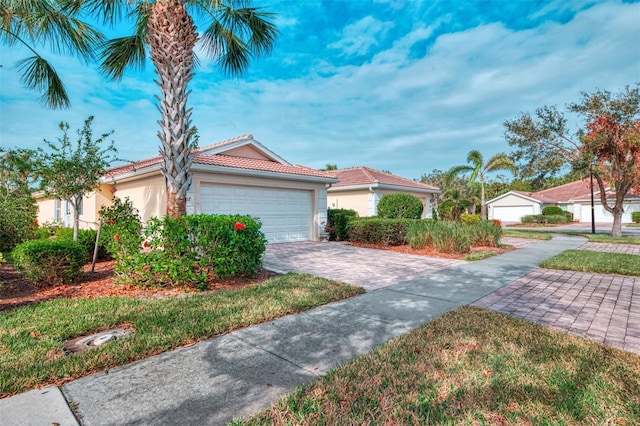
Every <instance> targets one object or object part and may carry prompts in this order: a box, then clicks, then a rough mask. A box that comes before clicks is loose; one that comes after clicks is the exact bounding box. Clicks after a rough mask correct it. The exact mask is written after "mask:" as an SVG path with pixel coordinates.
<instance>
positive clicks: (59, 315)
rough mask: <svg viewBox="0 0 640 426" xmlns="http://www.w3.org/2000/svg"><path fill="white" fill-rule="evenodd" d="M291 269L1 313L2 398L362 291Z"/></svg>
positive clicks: (72, 300) (0, 381)
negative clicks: (221, 286) (198, 289)
mask: <svg viewBox="0 0 640 426" xmlns="http://www.w3.org/2000/svg"><path fill="white" fill-rule="evenodd" d="M363 292H364V290H363V289H362V288H359V287H354V286H348V285H345V284H342V283H338V282H335V281H331V280H327V279H323V278H318V277H313V276H310V275H302V274H287V275H282V276H279V277H275V278H272V279H270V280H269V281H267V282H266V283H264V284H260V285H257V286H253V287H246V288H243V289H239V290H234V291H224V292H217V293H210V294H205V295H197V294H196V295H193V296H186V297H179V298H165V299H132V298H125V297H108V298H97V299H57V300H52V301H48V302H43V303H40V304H37V305H31V306H27V307H22V308H16V309H14V310H12V311H8V312H3V313H0V396H7V395H10V394H14V393H19V392H23V391H25V390H28V389H32V388H34V387H36V386H41V385H44V384H48V383H54V382H59V381H64V380H69V379H73V378H77V377H80V376H83V375H86V374H88V373H91V372H93V371H96V370H102V369H106V368H111V367H113V366H117V365H123V364H126V363H129V362H132V361H134V360H136V359H141V358H146V357H148V356H150V355H154V354H158V353H161V352H165V351H167V350H170V349H173V348H177V347H180V346H184V345H188V344H191V343H194V342H197V341H200V340H204V339H207V338H210V337H212V336H215V335H219V334H221V333H225V332H227V331H230V330H234V329H238V328H241V327H246V326H249V325H252V324H257V323H261V322H264V321H268V320H271V319H273V318H277V317H281V316H284V315H287V314H291V313H295V312H300V311H304V310H307V309H310V308H313V307H315V306H319V305H323V304H326V303H328V302H331V301H334V300H339V299H343V298H345V297H350V296H353V295H356V294H360V293H363ZM121 325H126V326H129V327H130V328H132V329H133V330H134V334H132V335H131V336H130V337H128V338H125V339H121V340H115V341H111V342H108V343H106V344H104V345H103V346H100V347H97V348H94V349H91V350H86V351H81V352H76V353H73V354H70V355H65V354H64V353H63V351H62V349H63V346H64V343H65V341H66V340H68V339H71V338H73V337H77V336H81V335H83V334H86V333H89V332H94V331H98V330H105V329H108V328H111V327H115V326H121Z"/></svg>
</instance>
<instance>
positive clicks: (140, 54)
mask: <svg viewBox="0 0 640 426" xmlns="http://www.w3.org/2000/svg"><path fill="white" fill-rule="evenodd" d="M145 60H146V39H145V38H144V37H143V36H141V35H139V34H134V35H132V36H127V37H120V38H116V39H113V40H109V41H107V42H106V43H104V44H103V50H102V55H101V62H102V64H101V65H100V71H102V72H103V73H104V74H106V75H107V76H108V77H109V78H112V79H114V80H121V79H122V77H123V75H124V72H125V70H126V69H127V68H135V69H143V68H144V64H145Z"/></svg>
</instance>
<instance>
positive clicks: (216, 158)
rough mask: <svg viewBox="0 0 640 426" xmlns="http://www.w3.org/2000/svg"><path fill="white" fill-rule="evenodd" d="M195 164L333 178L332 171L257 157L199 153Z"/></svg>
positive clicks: (194, 160)
mask: <svg viewBox="0 0 640 426" xmlns="http://www.w3.org/2000/svg"><path fill="white" fill-rule="evenodd" d="M193 163H194V164H204V165H209V166H219V167H230V168H235V169H245V170H256V171H264V172H274V173H284V174H289V175H300V176H313V177H319V178H330V179H331V178H333V179H335V178H336V176H335V175H334V174H333V173H332V172H323V171H319V170H316V169H312V168H310V167H305V166H299V165H295V166H289V165H286V164H282V163H277V162H275V161H267V160H258V159H255V158H245V157H233V156H230V155H222V154H216V155H205V154H198V155H196V156H195V158H194V159H193Z"/></svg>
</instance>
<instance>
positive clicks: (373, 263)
mask: <svg viewBox="0 0 640 426" xmlns="http://www.w3.org/2000/svg"><path fill="white" fill-rule="evenodd" d="M463 263H467V262H465V261H462V260H455V259H442V258H436V257H425V256H418V255H413V254H404V253H396V252H392V251H387V250H376V249H367V248H363V247H355V246H351V245H348V244H346V243H342V242H301V243H279V244H269V245H267V250H266V252H265V256H264V265H263V266H264V267H265V268H266V269H269V270H271V271H274V272H279V273H286V272H302V273H307V274H312V275H317V276H320V277H325V278H329V279H332V280H336V281H342V282H345V283H349V284H355V285H359V286H361V287H364V288H365V289H366V290H367V291H371V290H376V289H379V288H383V287H387V286H390V285H393V284H397V283H400V282H404V281H409V280H413V279H416V278H420V277H423V276H425V275H427V274H428V273H431V272H435V271H439V270H441V269H444V268H448V267H451V266H456V265H460V264H463Z"/></svg>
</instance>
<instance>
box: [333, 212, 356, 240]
mask: <svg viewBox="0 0 640 426" xmlns="http://www.w3.org/2000/svg"><path fill="white" fill-rule="evenodd" d="M357 217H358V212H356V211H355V210H349V209H328V210H327V228H326V230H327V231H328V232H329V239H330V240H336V241H342V240H348V239H349V234H348V232H347V225H348V223H349V221H350V220H351V219H355V218H357Z"/></svg>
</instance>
